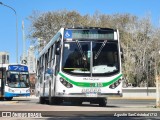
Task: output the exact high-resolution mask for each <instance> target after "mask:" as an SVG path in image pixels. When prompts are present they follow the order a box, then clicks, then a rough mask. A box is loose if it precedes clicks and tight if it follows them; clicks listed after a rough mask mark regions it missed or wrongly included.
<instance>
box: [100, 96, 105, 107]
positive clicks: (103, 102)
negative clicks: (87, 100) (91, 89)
mask: <svg viewBox="0 0 160 120" xmlns="http://www.w3.org/2000/svg"><path fill="white" fill-rule="evenodd" d="M106 105H107V99H106V98H101V99H99V106H100V107H106Z"/></svg>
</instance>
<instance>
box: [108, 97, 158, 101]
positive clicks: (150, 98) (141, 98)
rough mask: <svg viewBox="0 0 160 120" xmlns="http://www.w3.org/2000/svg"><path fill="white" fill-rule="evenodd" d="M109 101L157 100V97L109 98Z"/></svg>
mask: <svg viewBox="0 0 160 120" xmlns="http://www.w3.org/2000/svg"><path fill="white" fill-rule="evenodd" d="M108 99H120V100H123V99H124V100H125V99H126V100H137V99H138V100H156V98H155V97H108Z"/></svg>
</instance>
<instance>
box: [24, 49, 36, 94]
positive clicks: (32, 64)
mask: <svg viewBox="0 0 160 120" xmlns="http://www.w3.org/2000/svg"><path fill="white" fill-rule="evenodd" d="M34 51H35V50H34V46H30V47H29V49H28V55H27V59H26V60H27V65H28V69H29V75H30V87H31V94H34V91H35V82H36V81H35V76H36V58H35V54H34V53H35V52H34Z"/></svg>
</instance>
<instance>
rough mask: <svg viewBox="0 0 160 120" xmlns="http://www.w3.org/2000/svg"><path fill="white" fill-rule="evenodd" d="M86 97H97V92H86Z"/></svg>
mask: <svg viewBox="0 0 160 120" xmlns="http://www.w3.org/2000/svg"><path fill="white" fill-rule="evenodd" d="M86 97H97V93H86Z"/></svg>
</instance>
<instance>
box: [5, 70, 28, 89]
mask: <svg viewBox="0 0 160 120" xmlns="http://www.w3.org/2000/svg"><path fill="white" fill-rule="evenodd" d="M7 83H8V86H9V87H12V88H26V87H29V74H28V72H16V71H8V75H7Z"/></svg>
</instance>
